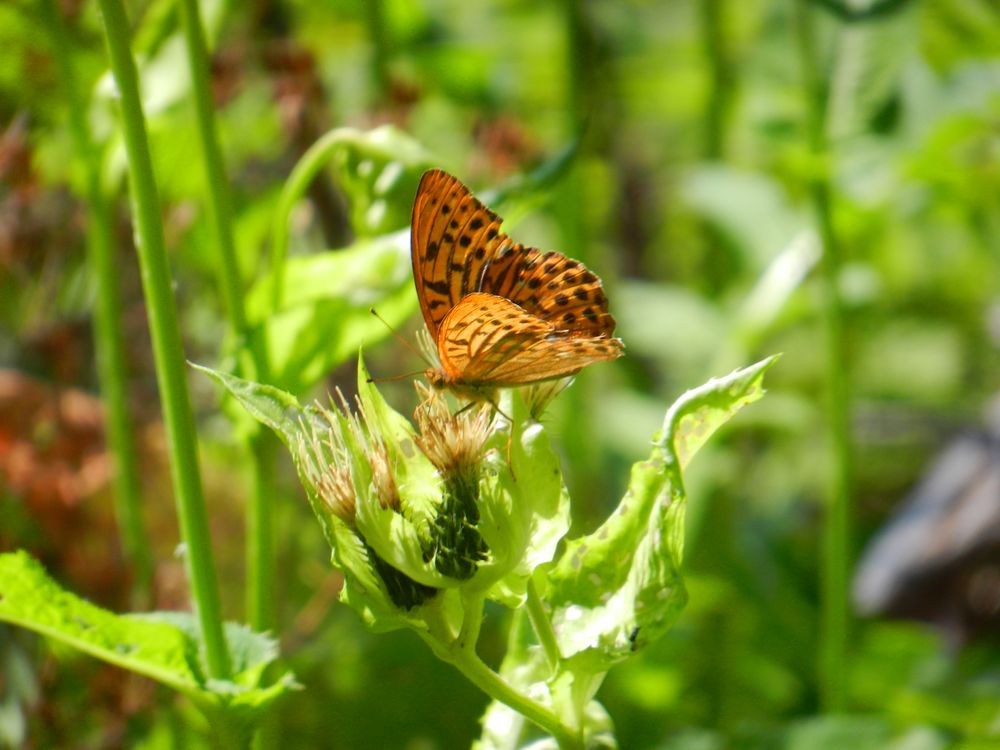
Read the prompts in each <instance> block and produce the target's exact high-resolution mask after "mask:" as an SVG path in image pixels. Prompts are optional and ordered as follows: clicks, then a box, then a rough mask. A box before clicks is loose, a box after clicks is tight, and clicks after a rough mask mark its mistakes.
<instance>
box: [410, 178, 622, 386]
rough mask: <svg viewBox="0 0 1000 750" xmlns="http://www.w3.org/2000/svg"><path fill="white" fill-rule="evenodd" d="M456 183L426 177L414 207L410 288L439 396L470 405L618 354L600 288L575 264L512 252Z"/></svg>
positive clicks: (495, 219) (515, 248) (496, 221)
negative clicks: (428, 341) (432, 353)
mask: <svg viewBox="0 0 1000 750" xmlns="http://www.w3.org/2000/svg"><path fill="white" fill-rule="evenodd" d="M501 223H502V220H501V219H500V217H499V216H498V215H497V214H495V213H494V212H492V211H491V210H490V209H488V208H486V207H485V206H484V205H483V204H482V203H480V202H479V201H478V200H476V198H475V197H474V196H473V195H472V193H470V192H469V190H468V189H467V188H466V187H465V186H464V185H463V184H462V183H461V182H459V181H458V180H457V179H456V178H455V177H452V176H451V175H448V174H447V173H445V172H442V171H441V170H431V171H429V172H426V173H425V174H424V176H423V178H422V179H421V181H420V187H419V188H418V190H417V196H416V199H415V201H414V204H413V221H412V229H411V259H412V262H413V277H414V284H415V286H416V290H417V297H418V299H419V301H420V308H421V311H422V313H423V316H424V321H425V322H426V323H427V329H428V332H429V333H430V335H431V337H432V339H433V340H434V343H435V344H436V347H437V354H438V359H439V360H440V362H441V366H440V368H434V369H430V370H428V371H427V372H426V376H427V379H428V381H429V382H430V383H431V385H432V386H434V387H435V388H438V389H442V388H444V389H448V390H451V391H452V392H454V393H456V395H459V396H464V397H468V398H471V399H474V400H483V399H484V398H488V396H485V397H484V394H488V393H489V392H491V391H492V390H493V389H495V388H497V387H511V386H520V385H527V384H529V383H537V382H541V381H545V380H552V379H555V378H562V377H566V376H569V375H573V374H575V373H577V372H579V371H580V370H581V369H583V368H584V367H586V366H587V365H589V364H593V363H595V362H600V361H603V360H611V359H615V358H617V357H619V356H621V355H622V354H623V350H624V345H623V344H622V341H621V339H617V338H614V337H613V336H612V333H613V332H614V327H615V320H614V318H613V317H612V316H611V314H610V313H609V312H608V306H607V297H605V295H604V291H603V288H602V286H601V281H600V279H599V278H598V277H597V276H596V275H594V274H593V273H591V272H590V271H589V270H588V269H587V268H586V267H585V266H584V265H583V264H582V263H580V262H579V261H576V260H573V259H571V258H567V257H566V256H564V255H562V254H560V253H557V252H542V251H540V250H537V249H535V248H528V247H524V246H523V245H520V244H516V243H514V242H513V241H512V240H511V239H510V238H509V237H507V236H506V235H504V234H503V233H501V232H500V225H501Z"/></svg>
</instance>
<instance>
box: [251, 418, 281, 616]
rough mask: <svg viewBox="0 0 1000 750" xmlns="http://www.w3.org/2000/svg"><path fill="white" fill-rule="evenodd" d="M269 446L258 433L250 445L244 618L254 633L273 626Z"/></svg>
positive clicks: (271, 506)
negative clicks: (250, 492)
mask: <svg viewBox="0 0 1000 750" xmlns="http://www.w3.org/2000/svg"><path fill="white" fill-rule="evenodd" d="M271 445H272V444H271V442H270V441H269V438H268V435H267V434H265V433H264V432H262V431H260V430H258V431H257V432H256V433H255V434H254V436H253V438H251V441H250V446H249V447H250V451H251V455H252V461H251V462H250V470H251V472H252V475H251V479H252V486H253V488H252V494H251V495H250V507H249V508H248V513H247V540H248V543H247V550H246V564H247V617H248V619H249V622H250V625H251V626H252V627H253V628H254V629H255V630H260V631H264V630H271V629H272V628H273V627H274V624H275V622H276V610H277V607H276V601H275V595H274V574H275V571H276V570H277V569H278V568H277V560H276V557H275V539H274V537H275V534H274V521H273V515H274V514H273V509H274V508H273V506H274V493H275V489H274V482H273V481H272V471H271V459H272V457H273V452H272V451H271Z"/></svg>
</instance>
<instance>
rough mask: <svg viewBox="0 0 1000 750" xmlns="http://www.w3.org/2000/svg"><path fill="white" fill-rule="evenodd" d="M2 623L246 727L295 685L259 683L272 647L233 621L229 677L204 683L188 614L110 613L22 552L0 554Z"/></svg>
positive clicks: (287, 680)
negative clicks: (94, 659)
mask: <svg viewBox="0 0 1000 750" xmlns="http://www.w3.org/2000/svg"><path fill="white" fill-rule="evenodd" d="M0 620H4V621H6V622H9V623H11V624H14V625H19V626H21V627H24V628H27V629H29V630H33V631H35V632H36V633H40V634H41V635H44V636H47V637H49V638H53V639H55V640H57V641H60V642H62V643H65V644H67V645H69V646H71V647H73V648H75V649H78V650H80V651H83V652H84V653H87V654H90V655H91V656H95V657H97V658H98V659H101V660H103V661H106V662H109V663H111V664H115V665H117V666H119V667H122V668H124V669H128V670H130V671H132V672H136V673H138V674H141V675H145V676H146V677H150V678H152V679H154V680H156V681H157V682H161V683H163V684H164V685H167V686H168V687H171V688H173V689H174V690H177V691H178V692H181V693H184V694H185V695H187V696H189V697H190V698H192V699H194V700H195V701H196V702H197V703H198V705H199V706H201V707H202V708H203V709H204V710H206V711H208V712H210V713H214V714H219V713H220V712H221V713H222V714H223V715H225V716H226V717H227V718H228V719H229V720H230V721H232V720H235V721H236V723H237V724H240V725H243V726H244V729H248V728H249V726H250V725H252V724H253V723H255V722H256V721H257V720H259V718H260V716H261V714H262V712H263V711H264V709H266V708H267V707H268V706H270V705H271V704H272V703H273V702H274V700H276V699H277V698H278V697H280V696H281V695H282V694H284V693H286V692H287V691H288V690H290V689H292V688H293V687H294V686H295V683H294V680H293V679H292V676H291V674H289V673H286V674H285V675H284V676H282V677H281V678H280V679H279V680H277V681H276V682H274V683H272V684H270V685H265V684H263V682H262V678H263V672H264V669H265V668H266V667H267V666H268V665H269V664H271V663H272V662H273V661H274V659H275V658H276V656H277V647H276V645H275V644H274V642H273V641H272V640H271V639H269V638H267V637H266V636H264V635H262V634H260V633H253V632H252V631H249V630H248V629H246V628H244V627H242V626H238V625H230V626H228V630H227V635H228V636H229V638H230V639H231V640H230V648H231V655H232V657H233V667H234V676H233V678H232V680H209V679H207V677H206V672H205V669H204V668H203V666H202V663H201V658H200V655H199V644H198V638H197V634H196V628H195V623H194V620H193V619H192V617H191V615H189V614H185V613H178V612H154V613H149V614H136V615H118V614H115V613H113V612H109V611H108V610H106V609H102V608H101V607H98V606H96V605H94V604H91V603H90V602H87V601H85V600H83V599H81V598H80V597H78V596H76V595H74V594H72V593H70V592H68V591H65V590H64V589H62V588H61V587H60V586H59V585H58V584H57V583H56V582H55V581H53V580H52V579H51V578H50V577H49V576H48V574H46V572H45V570H44V569H43V568H42V566H41V565H40V564H39V563H38V562H37V561H36V560H34V559H33V558H32V557H31V556H30V555H29V554H28V553H26V552H24V551H19V552H12V553H7V554H4V555H0Z"/></svg>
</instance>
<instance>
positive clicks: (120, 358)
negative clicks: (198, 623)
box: [41, 0, 153, 605]
mask: <svg viewBox="0 0 1000 750" xmlns="http://www.w3.org/2000/svg"><path fill="white" fill-rule="evenodd" d="M41 7H42V12H43V13H44V20H45V23H44V26H45V28H46V29H47V30H48V33H49V37H50V41H51V43H52V53H53V57H54V58H55V61H56V67H57V71H58V74H59V81H60V85H61V86H62V90H63V96H65V97H66V106H67V109H68V113H69V129H70V135H71V137H72V138H73V147H74V149H75V151H76V153H77V155H78V156H79V158H80V160H81V163H82V164H83V168H84V172H85V175H84V180H85V183H84V198H85V199H86V201H87V212H88V221H87V251H88V258H87V259H88V263H89V265H90V270H91V273H92V274H93V277H94V282H95V292H96V300H95V302H96V306H95V308H94V340H95V343H96V346H97V371H98V377H99V379H100V382H101V393H102V395H103V397H104V405H105V409H106V415H105V429H106V430H107V435H108V446H109V447H110V449H111V455H112V456H113V458H114V466H115V471H114V479H113V486H114V499H115V513H116V516H117V519H118V529H119V533H120V534H121V537H122V546H123V547H124V550H125V555H126V557H127V558H128V559H129V560H130V561H131V563H132V566H133V569H134V571H135V594H136V599H137V600H138V601H137V603H138V604H140V605H145V604H146V603H147V602H148V599H149V595H150V585H151V581H152V574H153V558H152V555H151V554H150V546H149V541H148V539H147V537H146V531H145V529H144V528H143V525H142V513H141V502H140V500H141V493H140V491H139V478H138V477H139V474H138V470H137V468H136V465H137V460H136V451H135V442H134V435H133V431H132V425H131V423H130V421H129V413H128V389H127V387H126V383H127V381H128V374H127V372H126V369H125V341H124V335H123V334H122V329H121V319H122V312H121V310H122V303H121V290H120V288H119V286H118V273H117V268H116V266H115V241H114V232H113V230H112V225H111V206H110V205H109V203H108V200H107V198H106V196H105V194H104V191H103V190H102V189H101V151H100V149H98V147H97V145H96V144H95V143H94V139H93V137H92V135H91V132H90V128H89V126H88V125H87V116H86V106H85V104H84V101H83V99H82V97H81V96H80V92H79V91H78V90H77V87H76V86H77V84H76V79H75V76H74V74H73V62H72V54H73V51H72V45H71V44H70V39H69V34H67V32H66V27H65V24H64V22H63V19H62V16H61V15H60V13H59V10H58V8H57V7H56V4H55V0H45V2H44V3H42V6H41Z"/></svg>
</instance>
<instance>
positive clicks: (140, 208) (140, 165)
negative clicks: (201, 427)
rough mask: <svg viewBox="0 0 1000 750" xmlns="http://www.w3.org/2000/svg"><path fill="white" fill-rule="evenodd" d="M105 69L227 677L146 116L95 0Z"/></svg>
mask: <svg viewBox="0 0 1000 750" xmlns="http://www.w3.org/2000/svg"><path fill="white" fill-rule="evenodd" d="M100 7H101V13H102V16H103V20H104V31H105V39H106V41H107V45H108V54H109V56H110V58H111V70H112V72H113V73H114V77H115V83H116V85H117V87H118V93H119V97H120V103H121V120H122V131H123V134H124V137H125V151H126V155H127V157H128V169H129V181H130V187H131V195H132V204H133V213H134V214H135V218H134V220H135V229H136V249H137V252H138V255H139V267H140V270H141V274H142V285H143V292H144V293H145V297H146V310H147V315H148V317H149V330H150V336H151V338H152V341H153V355H154V360H155V364H156V379H157V383H158V385H159V388H160V398H161V401H162V404H163V421H164V426H165V428H166V433H167V445H168V447H169V450H170V457H171V462H170V468H171V477H172V479H173V486H174V495H175V498H176V502H177V512H178V515H179V517H180V527H181V534H182V536H183V539H184V542H185V545H186V548H187V554H186V556H185V558H186V560H187V570H188V576H189V577H190V581H191V592H192V595H193V597H194V603H195V609H196V611H197V617H198V623H199V626H200V630H201V637H202V641H203V643H204V645H205V656H206V661H207V664H208V671H209V673H210V674H211V676H212V677H215V678H219V679H225V678H227V677H229V675H230V671H231V666H230V662H229V652H228V650H227V648H226V640H225V635H224V634H223V630H222V617H221V608H220V605H219V591H218V584H217V582H216V576H215V566H214V562H213V560H212V547H211V540H210V536H209V532H208V516H207V512H206V510H205V500H204V496H203V495H202V488H201V472H200V470H199V467H198V450H197V446H198V443H197V435H196V433H195V429H194V417H193V415H192V413H191V403H190V397H189V395H188V391H187V382H186V381H185V379H184V374H185V370H184V361H185V359H184V350H183V348H182V346H181V337H180V329H179V328H178V325H177V311H176V309H175V306H174V298H173V294H172V288H171V278H170V269H169V267H168V265H167V254H166V249H165V247H164V240H163V224H162V219H161V217H160V204H159V196H158V195H157V190H156V182H155V180H154V178H153V165H152V162H151V160H150V156H149V144H148V143H147V139H146V124H145V117H144V115H143V112H142V102H141V99H140V98H139V83H138V76H137V74H136V69H135V61H134V60H133V59H132V51H131V49H130V48H129V27H128V21H127V18H126V16H125V7H124V5H123V4H122V0H100Z"/></svg>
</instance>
